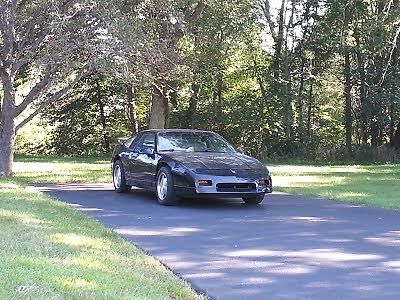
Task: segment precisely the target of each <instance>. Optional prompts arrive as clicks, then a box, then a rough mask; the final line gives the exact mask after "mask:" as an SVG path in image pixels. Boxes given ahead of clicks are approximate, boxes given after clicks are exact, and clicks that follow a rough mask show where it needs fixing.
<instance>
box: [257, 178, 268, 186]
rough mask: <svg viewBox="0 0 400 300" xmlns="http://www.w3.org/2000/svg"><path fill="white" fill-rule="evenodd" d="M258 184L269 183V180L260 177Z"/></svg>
mask: <svg viewBox="0 0 400 300" xmlns="http://www.w3.org/2000/svg"><path fill="white" fill-rule="evenodd" d="M258 183H259V185H269V180H268V179H260V180H259V181H258Z"/></svg>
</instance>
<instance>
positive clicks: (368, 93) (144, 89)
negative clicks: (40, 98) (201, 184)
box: [18, 0, 400, 161]
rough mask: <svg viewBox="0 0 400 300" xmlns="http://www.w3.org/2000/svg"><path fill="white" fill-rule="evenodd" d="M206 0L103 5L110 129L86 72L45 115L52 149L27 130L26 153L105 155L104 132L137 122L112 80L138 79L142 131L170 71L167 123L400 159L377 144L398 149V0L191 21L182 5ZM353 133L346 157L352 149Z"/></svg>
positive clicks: (304, 154) (227, 4)
mask: <svg viewBox="0 0 400 300" xmlns="http://www.w3.org/2000/svg"><path fill="white" fill-rule="evenodd" d="M102 3H103V2H102ZM202 3H203V2H202V1H158V0H157V1H146V2H143V3H142V2H132V3H130V2H129V3H128V2H127V3H125V4H124V5H122V4H119V5H115V3H114V2H113V1H110V2H107V3H105V2H104V3H103V5H104V7H103V10H102V14H104V16H105V18H106V19H107V20H108V23H109V24H110V25H109V28H108V32H109V34H110V37H109V39H108V41H109V42H110V44H112V47H111V49H112V50H113V51H117V52H112V54H113V55H114V56H113V55H112V54H110V57H111V58H110V57H103V58H102V59H103V62H104V66H101V67H100V69H102V72H103V73H102V74H104V76H102V77H101V79H100V89H101V96H100V99H101V100H100V101H101V102H102V103H104V106H105V107H106V108H107V115H106V116H105V119H106V123H105V126H104V122H102V119H101V113H100V114H99V109H98V101H99V100H98V95H97V94H96V93H97V91H96V82H97V81H98V80H97V79H95V78H93V76H92V77H88V78H85V79H84V80H82V81H81V82H80V83H79V85H78V86H77V87H76V88H75V89H74V90H73V91H72V93H71V94H70V96H69V97H68V99H65V100H63V101H62V102H61V103H59V104H56V105H53V106H52V108H51V109H49V110H48V111H47V113H46V115H45V116H44V118H43V121H44V123H45V124H47V125H49V126H50V134H49V135H48V136H47V137H46V144H45V145H46V146H43V144H41V145H40V146H39V147H31V146H29V145H28V144H29V143H30V142H29V141H25V142H24V141H23V139H22V138H19V142H18V145H19V148H18V149H21V148H23V149H22V150H23V151H25V152H35V151H42V152H49V153H59V154H68V155H71V154H81V155H87V154H95V153H104V152H107V151H109V148H110V146H108V145H107V144H108V143H107V142H106V139H108V140H109V144H111V143H112V140H113V139H114V138H115V137H117V136H125V135H129V134H130V132H129V130H128V129H127V128H131V127H129V126H128V119H127V117H126V101H125V99H126V88H125V86H124V84H122V83H121V82H120V81H119V80H117V79H115V78H120V79H121V78H122V79H123V80H124V82H130V83H131V84H132V85H133V87H134V99H133V100H135V104H136V107H135V108H136V112H137V119H138V123H139V128H140V129H145V128H147V125H148V120H149V116H150V115H151V114H152V109H151V103H152V92H153V91H154V85H153V83H154V78H155V77H156V76H161V75H162V76H164V78H163V79H165V82H166V87H165V90H164V89H161V90H162V93H163V95H162V96H163V101H164V105H166V108H168V109H166V111H167V117H168V120H167V122H166V124H168V125H169V127H172V128H198V129H207V130H214V131H217V132H218V133H220V134H222V135H224V136H225V137H226V138H227V139H228V140H229V141H231V142H232V143H233V144H235V145H236V146H238V147H240V148H242V149H243V150H245V151H246V152H247V153H249V154H251V155H253V156H256V157H260V158H265V157H280V156H290V157H300V158H304V159H312V160H322V161H323V160H327V161H330V160H332V159H338V160H342V159H347V160H364V159H366V158H368V159H370V160H384V161H386V159H389V160H390V157H392V159H393V158H394V157H397V154H396V155H381V154H378V153H379V152H380V151H377V149H378V148H379V149H388V150H387V152H388V153H391V152H392V151H394V152H395V150H393V148H396V147H397V146H396V145H400V141H399V142H396V141H397V140H399V139H400V125H399V124H400V96H399V95H400V94H399V92H398V91H399V89H400V71H399V69H400V63H399V57H400V51H399V45H398V44H399V41H400V37H399V36H396V34H397V33H398V32H399V29H398V26H399V17H398V16H399V15H400V5H399V2H398V1H393V2H390V3H387V4H385V5H382V2H381V1H362V0H335V1H328V2H326V1H309V0H300V1H286V2H285V3H286V6H285V7H284V11H283V12H285V13H284V14H282V18H280V16H281V15H280V14H279V13H280V9H278V11H277V14H275V13H274V10H271V9H270V10H268V8H267V7H266V6H264V5H263V4H265V3H266V2H264V1H258V0H246V1H235V0H229V1H209V2H207V5H206V6H205V7H204V9H203V10H202V11H201V16H200V17H199V18H196V19H195V21H193V22H185V21H183V20H185V17H187V16H185V12H188V11H192V10H193V8H195V7H196V5H200V4H202ZM113 6H116V7H113ZM396 38H397V39H396ZM117 41H118V42H117ZM396 43H397V44H396ZM109 46H110V45H109ZM115 47H116V48H117V49H115ZM345 53H349V56H350V57H349V60H350V61H349V64H350V66H349V71H346V68H345V65H344V64H345ZM346 72H347V73H349V74H345V73H346ZM160 74H161V75H160ZM345 78H350V80H349V84H350V85H351V86H350V87H349V88H350V97H351V103H350V104H349V105H350V106H351V107H349V108H350V115H345ZM162 82H163V81H162ZM154 117H155V118H157V117H158V116H153V118H154ZM160 118H161V116H160ZM349 124H350V125H351V126H350V127H349V126H348V125H349ZM349 130H351V132H350V135H351V140H352V141H351V142H352V143H351V145H350V146H352V150H353V152H352V153H350V154H351V155H350V156H349V153H348V150H349V148H345V147H344V146H345V143H346V139H345V137H346V134H347V133H348V131H349ZM396 133H397V134H396ZM385 145H390V146H391V147H392V148H388V147H385ZM397 148H400V146H399V147H397ZM385 151H386V150H385ZM381 152H382V151H381Z"/></svg>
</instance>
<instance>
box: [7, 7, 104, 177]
mask: <svg viewBox="0 0 400 300" xmlns="http://www.w3.org/2000/svg"><path fill="white" fill-rule="evenodd" d="M94 8H95V3H94V2H93V1H90V0H71V1H57V0H54V1H45V0H42V1H34V2H32V1H23V0H5V1H4V0H2V1H1V2H0V77H1V85H2V90H3V99H2V102H1V109H0V145H1V146H0V175H1V176H10V175H11V174H12V161H13V152H14V142H15V137H16V134H17V132H18V130H19V129H21V128H22V127H23V126H24V125H25V124H27V123H28V122H29V121H31V120H32V119H33V118H34V117H35V116H36V115H38V114H39V113H40V112H41V111H42V110H43V109H44V108H45V107H46V106H48V105H49V104H50V103H53V102H55V101H57V100H58V99H60V98H62V97H63V96H65V95H66V94H67V92H68V91H69V90H70V89H71V88H72V87H73V86H74V84H75V83H76V82H77V81H78V80H79V79H80V77H81V76H82V74H83V73H84V72H85V70H86V69H87V67H88V63H89V61H90V59H91V57H93V56H95V55H96V54H95V53H96V51H95V49H88V47H89V45H93V46H94V45H95V44H96V42H95V39H96V37H97V36H98V33H97V31H96V27H97V26H99V20H98V18H97V16H96V14H95V13H94Z"/></svg>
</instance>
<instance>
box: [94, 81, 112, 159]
mask: <svg viewBox="0 0 400 300" xmlns="http://www.w3.org/2000/svg"><path fill="white" fill-rule="evenodd" d="M99 80H100V79H99V78H97V79H96V96H97V97H96V100H97V105H98V107H99V113H100V122H101V126H102V132H103V147H104V150H105V151H107V152H109V151H110V141H109V139H108V135H107V120H106V116H105V114H104V104H103V101H102V100H101V86H100V82H99Z"/></svg>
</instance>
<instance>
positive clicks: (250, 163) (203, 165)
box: [167, 152, 268, 172]
mask: <svg viewBox="0 0 400 300" xmlns="http://www.w3.org/2000/svg"><path fill="white" fill-rule="evenodd" d="M167 156H168V157H169V158H171V159H173V160H174V161H176V162H178V163H181V164H183V165H184V166H186V167H187V168H189V169H191V170H197V169H219V170H221V169H247V170H248V169H253V170H254V169H259V170H260V169H261V170H264V171H267V172H268V170H267V169H266V167H265V166H264V165H263V164H262V163H260V162H259V161H258V160H257V159H255V158H252V157H249V156H247V155H244V154H241V153H216V152H201V153H199V152H173V153H168V155H167Z"/></svg>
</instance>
